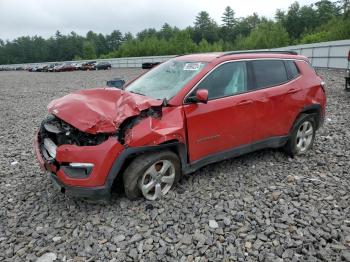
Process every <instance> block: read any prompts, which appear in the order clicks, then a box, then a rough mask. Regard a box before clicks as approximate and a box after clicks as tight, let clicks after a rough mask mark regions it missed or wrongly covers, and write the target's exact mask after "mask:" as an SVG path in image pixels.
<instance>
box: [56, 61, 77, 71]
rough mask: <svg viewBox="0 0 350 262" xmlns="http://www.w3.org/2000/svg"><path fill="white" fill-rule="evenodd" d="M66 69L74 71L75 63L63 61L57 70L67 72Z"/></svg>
mask: <svg viewBox="0 0 350 262" xmlns="http://www.w3.org/2000/svg"><path fill="white" fill-rule="evenodd" d="M68 71H75V65H74V64H72V63H65V64H63V66H62V67H61V68H60V70H59V72H68Z"/></svg>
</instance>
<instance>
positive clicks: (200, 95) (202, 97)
mask: <svg viewBox="0 0 350 262" xmlns="http://www.w3.org/2000/svg"><path fill="white" fill-rule="evenodd" d="M196 99H197V101H198V102H201V103H204V104H206V103H207V102H208V90H207V89H198V90H197V92H196Z"/></svg>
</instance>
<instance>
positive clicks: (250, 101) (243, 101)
mask: <svg viewBox="0 0 350 262" xmlns="http://www.w3.org/2000/svg"><path fill="white" fill-rule="evenodd" d="M251 103H253V101H252V100H242V101H240V102H239V103H238V104H237V105H238V106H244V105H248V104H251Z"/></svg>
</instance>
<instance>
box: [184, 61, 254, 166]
mask: <svg viewBox="0 0 350 262" xmlns="http://www.w3.org/2000/svg"><path fill="white" fill-rule="evenodd" d="M247 79H248V78H247V68H246V63H245V62H229V63H225V64H222V65H220V66H219V67H217V68H216V69H214V70H213V71H212V72H211V73H210V74H209V75H208V76H207V77H206V78H205V79H204V80H203V81H201V82H200V83H199V84H198V85H197V87H196V88H195V89H194V90H193V92H192V93H191V94H190V95H189V96H193V95H194V94H195V92H196V90H199V89H207V90H208V95H209V97H208V103H207V104H204V103H191V104H186V105H185V106H184V111H185V114H186V121H187V138H188V141H187V144H188V151H189V158H190V162H194V161H197V160H200V159H202V158H204V157H206V156H209V155H214V154H216V153H221V152H224V151H226V150H231V149H233V148H236V147H239V146H242V145H249V144H250V143H251V140H252V134H253V129H254V115H255V112H254V107H253V101H252V100H251V99H250V94H249V93H247V92H246V91H247V89H248V88H247V86H248V85H249V84H250V83H248V82H247Z"/></svg>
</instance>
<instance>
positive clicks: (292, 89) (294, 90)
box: [287, 88, 298, 94]
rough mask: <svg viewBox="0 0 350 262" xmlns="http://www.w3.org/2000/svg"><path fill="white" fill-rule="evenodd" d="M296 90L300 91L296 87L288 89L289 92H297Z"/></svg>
mask: <svg viewBox="0 0 350 262" xmlns="http://www.w3.org/2000/svg"><path fill="white" fill-rule="evenodd" d="M296 92H298V89H294V88H291V89H289V90H288V92H287V93H288V94H295V93H296Z"/></svg>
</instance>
